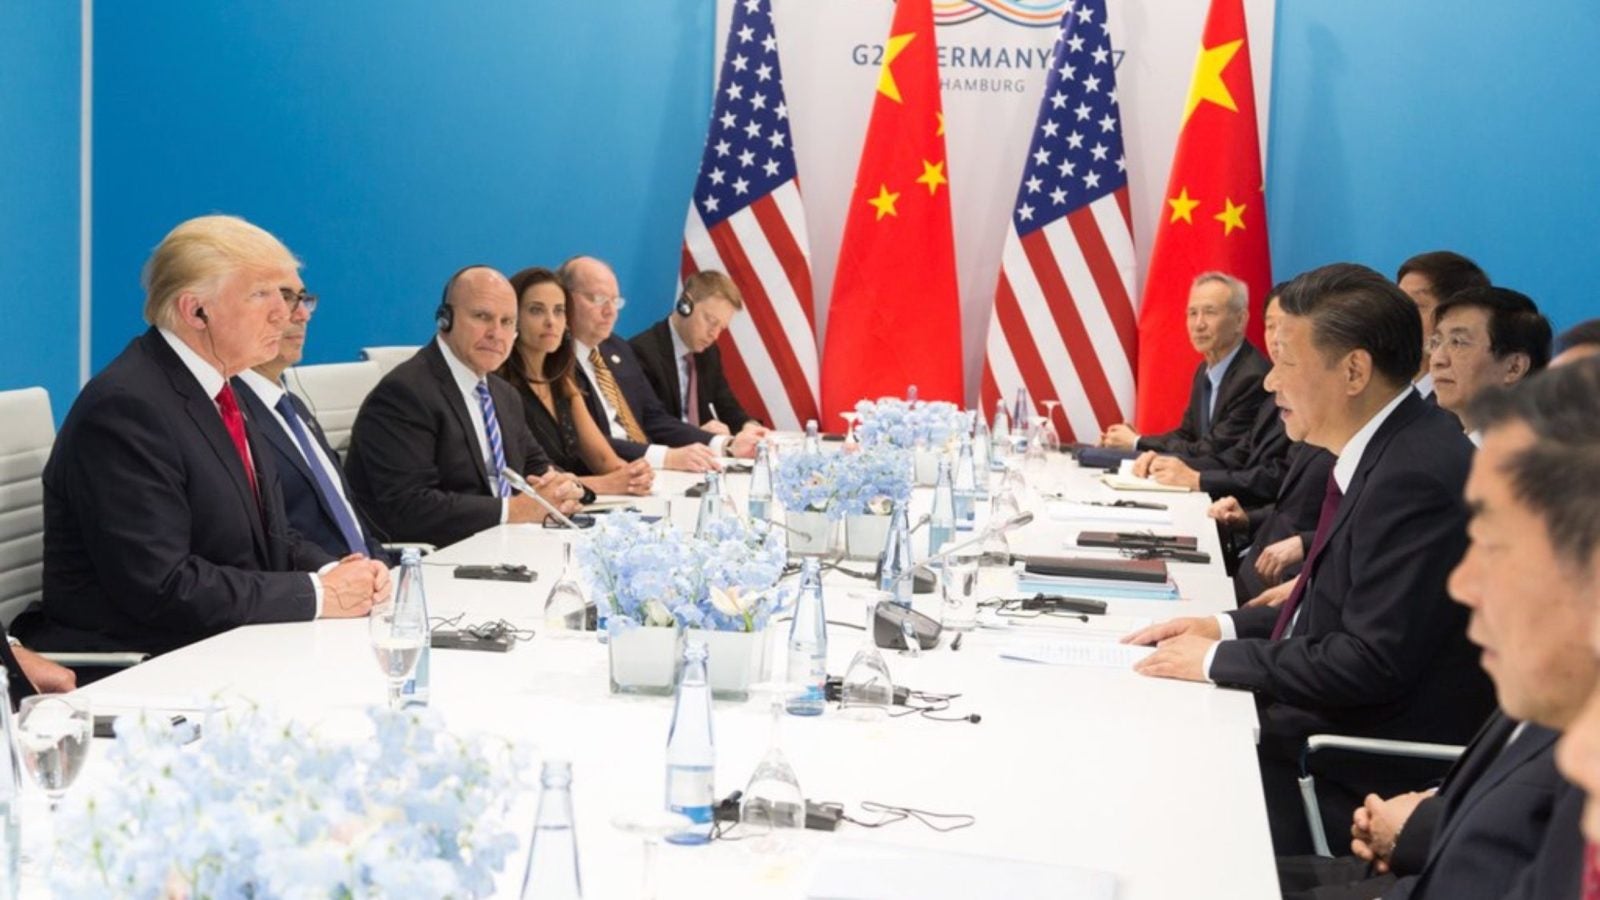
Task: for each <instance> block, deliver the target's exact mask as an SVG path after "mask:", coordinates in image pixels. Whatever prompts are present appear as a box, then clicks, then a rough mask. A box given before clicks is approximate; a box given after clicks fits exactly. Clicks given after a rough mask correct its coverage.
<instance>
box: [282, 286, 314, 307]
mask: <svg viewBox="0 0 1600 900" xmlns="http://www.w3.org/2000/svg"><path fill="white" fill-rule="evenodd" d="M278 293H280V294H282V295H283V302H285V303H287V304H289V312H290V313H293V312H294V311H295V310H296V309H298V308H300V307H301V306H304V307H305V308H306V312H308V313H310V312H316V311H317V295H316V294H308V293H306V292H305V291H301V292H299V293H295V292H294V291H292V290H290V289H288V288H278Z"/></svg>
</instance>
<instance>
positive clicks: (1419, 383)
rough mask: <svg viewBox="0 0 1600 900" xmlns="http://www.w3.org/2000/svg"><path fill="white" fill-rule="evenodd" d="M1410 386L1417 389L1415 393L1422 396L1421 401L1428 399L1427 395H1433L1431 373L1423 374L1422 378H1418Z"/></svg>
mask: <svg viewBox="0 0 1600 900" xmlns="http://www.w3.org/2000/svg"><path fill="white" fill-rule="evenodd" d="M1411 386H1412V387H1414V388H1416V389H1417V393H1418V394H1421V395H1422V399H1424V400H1426V399H1428V395H1430V394H1432V393H1433V373H1432V372H1424V373H1423V375H1422V377H1421V378H1418V379H1417V380H1416V381H1415V382H1414V383H1413V384H1412V385H1411Z"/></svg>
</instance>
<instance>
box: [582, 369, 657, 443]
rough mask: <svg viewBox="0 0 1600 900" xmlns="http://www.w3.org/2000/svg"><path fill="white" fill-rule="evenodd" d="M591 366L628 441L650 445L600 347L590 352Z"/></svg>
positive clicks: (603, 394)
mask: <svg viewBox="0 0 1600 900" xmlns="http://www.w3.org/2000/svg"><path fill="white" fill-rule="evenodd" d="M589 365H591V366H594V380H595V382H596V386H597V387H599V388H600V394H601V396H603V397H605V398H606V402H607V403H609V404H611V408H612V409H614V410H616V411H617V421H618V423H619V424H621V425H622V430H623V431H624V432H626V433H627V435H628V440H630V441H633V442H634V443H635V444H648V443H650V439H649V438H647V437H645V434H644V429H643V428H640V427H639V420H638V419H635V418H634V417H633V410H632V409H631V408H629V406H628V401H627V400H626V399H624V398H623V396H622V389H621V388H619V387H617V376H615V375H613V374H611V369H610V367H609V366H607V365H606V361H605V359H603V358H602V357H601V356H600V348H599V347H596V348H594V349H593V350H590V351H589Z"/></svg>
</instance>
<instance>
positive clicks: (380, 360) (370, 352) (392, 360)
mask: <svg viewBox="0 0 1600 900" xmlns="http://www.w3.org/2000/svg"><path fill="white" fill-rule="evenodd" d="M421 349H422V348H421V347H399V346H395V347H362V348H361V358H362V359H368V360H371V361H373V362H375V363H377V364H378V368H379V370H381V372H382V373H383V374H384V375H387V374H389V370H390V369H392V368H394V367H395V366H398V365H400V364H401V363H403V362H405V361H406V360H408V359H410V358H411V357H413V356H416V355H417V351H418V350H421Z"/></svg>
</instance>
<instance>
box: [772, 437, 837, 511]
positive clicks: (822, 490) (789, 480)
mask: <svg viewBox="0 0 1600 900" xmlns="http://www.w3.org/2000/svg"><path fill="white" fill-rule="evenodd" d="M842 458H843V454H840V453H826V452H823V453H805V452H800V453H785V454H783V455H782V456H781V457H779V459H778V467H777V469H775V470H774V471H773V473H772V492H773V494H774V495H776V496H777V498H778V502H779V503H782V504H783V508H784V509H786V510H788V511H790V512H826V513H827V514H828V517H829V518H831V519H837V518H839V517H840V516H843V515H844V513H843V512H841V511H839V510H838V509H837V508H836V507H835V505H834V503H833V497H834V494H835V493H836V491H837V489H838V481H839V469H840V467H841V465H842V464H843V463H842Z"/></svg>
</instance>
